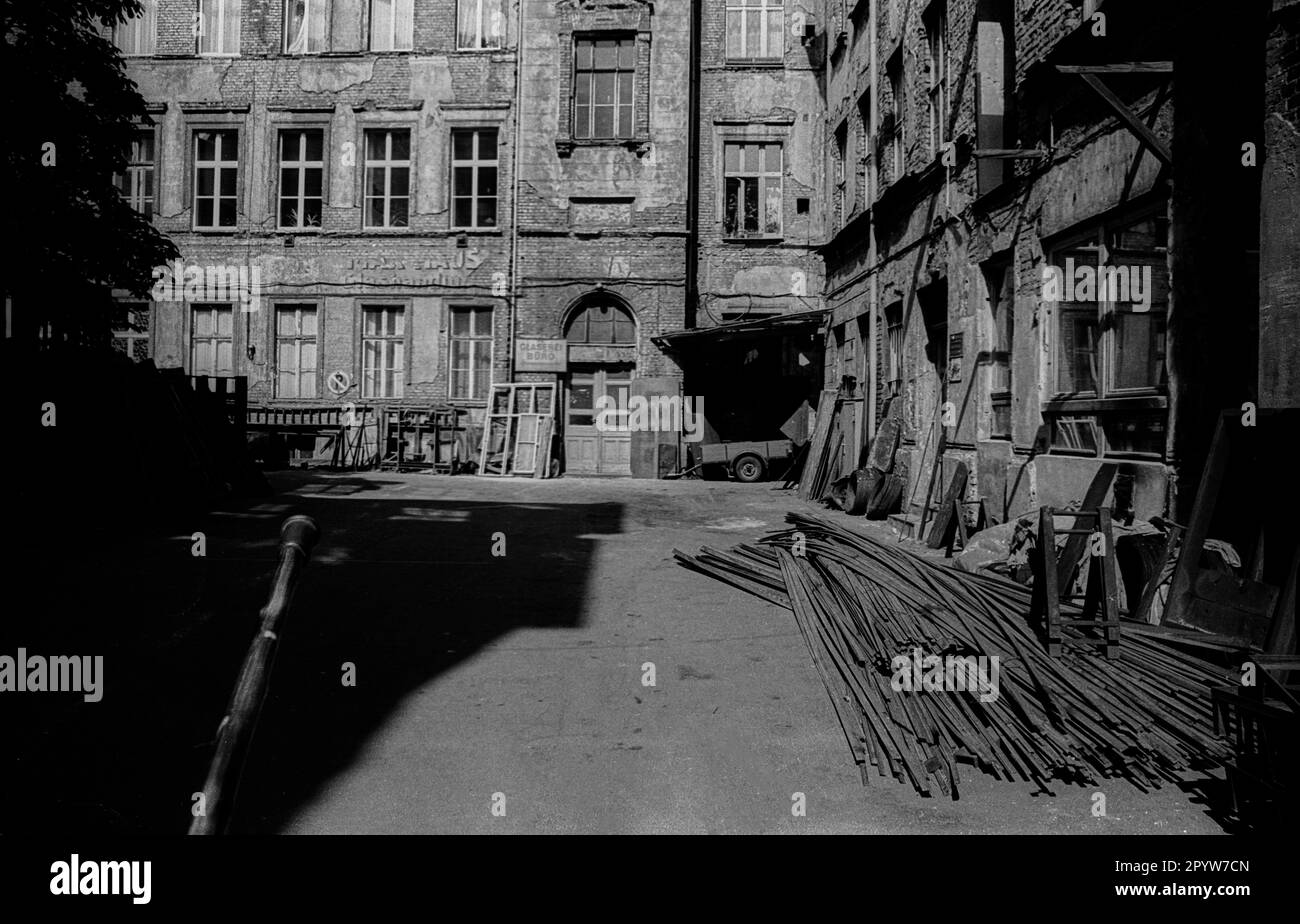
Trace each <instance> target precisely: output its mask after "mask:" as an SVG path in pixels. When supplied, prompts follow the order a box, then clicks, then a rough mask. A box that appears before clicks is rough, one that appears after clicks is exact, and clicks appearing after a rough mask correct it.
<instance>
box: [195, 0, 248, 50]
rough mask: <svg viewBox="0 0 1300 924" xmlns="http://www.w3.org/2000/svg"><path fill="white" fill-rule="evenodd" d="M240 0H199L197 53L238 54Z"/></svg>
mask: <svg viewBox="0 0 1300 924" xmlns="http://www.w3.org/2000/svg"><path fill="white" fill-rule="evenodd" d="M239 5H240V0H199V15H198V20H197V21H196V23H195V24H196V25H197V26H198V30H199V54H201V55H237V54H239Z"/></svg>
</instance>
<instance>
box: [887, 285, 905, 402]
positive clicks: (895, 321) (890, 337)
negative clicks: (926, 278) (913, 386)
mask: <svg viewBox="0 0 1300 924" xmlns="http://www.w3.org/2000/svg"><path fill="white" fill-rule="evenodd" d="M885 348H886V350H887V355H886V357H885V362H886V366H885V376H886V378H885V382H886V384H887V385H888V386H889V394H891V395H896V394H898V393H899V392H900V391H901V390H902V385H903V303H902V302H895V303H894V304H892V305H889V306H888V307H886V308H885Z"/></svg>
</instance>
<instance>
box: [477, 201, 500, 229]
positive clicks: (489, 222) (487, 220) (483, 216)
mask: <svg viewBox="0 0 1300 924" xmlns="http://www.w3.org/2000/svg"><path fill="white" fill-rule="evenodd" d="M496 223H497V200H496V199H480V200H479V201H478V224H479V227H481V228H490V227H492V226H493V225H495V224H496Z"/></svg>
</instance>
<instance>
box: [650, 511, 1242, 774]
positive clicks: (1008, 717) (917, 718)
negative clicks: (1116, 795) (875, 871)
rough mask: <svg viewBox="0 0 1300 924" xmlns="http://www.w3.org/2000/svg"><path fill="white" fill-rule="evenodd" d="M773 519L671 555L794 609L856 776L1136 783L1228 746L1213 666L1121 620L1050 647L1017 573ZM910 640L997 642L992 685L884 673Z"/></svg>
mask: <svg viewBox="0 0 1300 924" xmlns="http://www.w3.org/2000/svg"><path fill="white" fill-rule="evenodd" d="M786 519H787V521H788V522H789V523H790V524H791V526H792V528H791V529H788V530H785V531H782V532H779V533H775V534H773V535H770V536H768V537H767V538H765V539H763V540H761V541H760V543H758V544H745V545H740V546H737V547H735V548H734V549H732V550H730V551H718V550H714V549H709V548H704V549H701V550H700V553H699V554H698V555H694V556H692V555H686V554H684V553H682V552H679V551H674V555H675V556H676V558H677V559H678V561H679V562H681V563H682V564H684V565H686V566H687V567H690V568H694V569H696V570H698V571H701V572H703V573H704V574H707V575H709V576H711V577H714V578H717V579H719V580H722V581H725V582H728V583H730V584H733V585H735V586H737V587H739V588H741V589H743V590H746V591H749V592H750V593H753V594H755V595H757V596H759V597H762V598H763V599H766V600H769V601H771V602H772V603H776V604H778V605H780V606H784V607H786V608H787V609H790V610H791V611H792V612H793V613H794V616H795V621H796V622H797V624H798V626H799V629H800V631H801V633H802V634H803V637H804V640H805V642H807V644H808V651H809V653H810V654H811V655H812V660H813V663H814V664H815V665H816V668H817V670H818V672H819V673H820V675H821V677H822V680H823V682H824V683H825V685H826V690H827V692H828V693H829V694H830V698H831V702H832V704H833V705H834V708H835V711H836V713H837V715H838V717H839V721H840V725H841V727H842V728H843V729H844V734H845V737H846V738H847V739H848V742H849V747H850V749H851V750H852V752H853V756H854V759H855V760H856V762H857V763H858V765H859V767H860V769H861V771H862V779H863V782H864V783H866V782H868V781H869V779H870V773H869V767H874V768H876V770H877V771H878V772H879V773H880V774H881V775H882V776H893V777H894V778H896V779H898V780H899V781H904V780H907V781H910V782H911V783H912V785H913V786H914V787H916V789H917V790H918V791H919V792H920V793H922V794H923V795H927V796H929V795H933V793H934V790H936V789H937V790H938V791H939V792H941V793H943V794H944V795H947V796H951V797H952V798H954V799H955V798H957V796H958V786H959V783H960V777H959V774H958V764H959V763H967V764H972V765H974V766H977V767H979V768H980V769H981V770H983V771H984V772H986V773H989V774H992V775H993V776H994V777H996V778H998V779H1006V780H1024V781H1029V782H1032V783H1034V784H1036V785H1037V786H1038V787H1039V789H1040V790H1041V791H1044V792H1047V793H1051V792H1052V790H1051V788H1050V786H1049V783H1050V782H1051V781H1059V782H1061V783H1066V784H1092V785H1096V784H1097V783H1098V782H1100V781H1101V780H1103V779H1115V778H1124V779H1127V780H1129V781H1130V782H1132V783H1133V784H1134V785H1136V786H1137V787H1139V788H1141V789H1143V790H1147V789H1151V788H1158V787H1159V786H1160V785H1161V783H1162V782H1165V781H1169V782H1177V781H1179V780H1180V779H1182V774H1184V773H1185V772H1187V771H1188V770H1193V769H1196V770H1208V769H1211V768H1213V767H1216V766H1218V765H1221V764H1222V763H1223V762H1224V761H1226V760H1227V759H1228V758H1229V757H1230V755H1231V750H1230V745H1229V744H1228V742H1227V741H1225V740H1223V739H1221V738H1220V737H1218V736H1216V735H1215V734H1214V732H1213V716H1212V713H1211V699H1210V688H1211V687H1212V686H1213V685H1215V684H1218V683H1222V682H1224V681H1225V680H1226V679H1227V674H1226V669H1225V668H1223V667H1217V666H1215V665H1213V664H1210V663H1208V662H1205V661H1202V660H1200V659H1198V658H1195V657H1193V656H1191V655H1189V654H1186V653H1184V652H1183V651H1180V650H1179V649H1177V648H1175V647H1173V646H1171V645H1169V644H1166V642H1165V641H1164V640H1162V639H1161V638H1159V637H1158V636H1156V635H1153V634H1151V633H1147V632H1129V631H1127V627H1126V632H1125V635H1124V639H1123V644H1122V645H1121V657H1120V659H1119V660H1117V661H1107V660H1105V659H1104V658H1103V657H1101V656H1100V655H1099V654H1096V653H1092V652H1088V653H1075V652H1069V653H1067V654H1066V655H1064V656H1063V657H1061V658H1050V657H1048V655H1047V652H1046V650H1045V649H1044V647H1043V642H1042V640H1041V639H1040V637H1039V636H1038V635H1037V634H1036V632H1035V629H1034V627H1032V626H1031V625H1030V623H1029V612H1030V604H1031V591H1030V590H1029V588H1026V587H1022V586H1021V585H1019V584H1016V583H1013V582H1011V581H1007V580H1003V579H1001V578H997V577H993V576H989V575H981V574H970V573H967V572H964V571H958V570H956V569H954V568H951V567H947V566H944V565H941V564H937V563H935V562H932V561H929V560H926V559H924V558H919V557H917V556H914V555H912V554H910V553H908V552H907V551H905V550H904V549H902V548H900V547H899V546H897V545H896V544H893V543H887V542H881V541H878V540H876V539H873V538H871V537H869V536H866V535H863V534H861V533H859V532H856V531H854V530H851V529H849V528H847V527H845V526H842V525H839V524H836V523H833V522H831V521H829V520H826V519H823V518H821V517H816V516H809V515H802V514H793V513H792V514H789V515H788V516H787V518H786ZM918 652H920V653H923V654H924V655H925V656H940V657H947V656H949V655H951V656H953V657H960V658H971V657H975V658H978V657H981V656H983V657H985V658H989V659H991V658H992V657H994V656H996V657H997V658H998V667H999V670H998V674H997V695H996V696H989V695H988V692H989V691H988V688H987V687H986V688H984V689H983V692H981V690H970V689H967V690H965V691H964V692H954V691H953V690H951V689H950V690H945V691H939V690H937V689H935V688H928V687H927V688H923V689H910V690H907V689H902V690H896V689H894V684H893V683H891V680H892V679H893V678H895V676H896V674H895V668H894V667H893V666H892V665H894V659H895V657H896V656H900V655H901V656H911V657H912V658H913V659H915V658H916V654H917V653H918ZM985 663H986V664H987V663H991V660H990V661H986V662H985ZM898 685H899V686H903V684H901V683H899V684H898ZM936 687H937V684H936Z"/></svg>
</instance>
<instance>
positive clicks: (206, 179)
mask: <svg viewBox="0 0 1300 924" xmlns="http://www.w3.org/2000/svg"><path fill="white" fill-rule="evenodd" d="M214 173H215V171H214V170H212V169H211V168H206V169H203V170H200V171H199V175H198V187H199V195H200V196H210V195H212V193H213V192H214V190H215V183H216V177H215V176H213V174H214Z"/></svg>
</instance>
